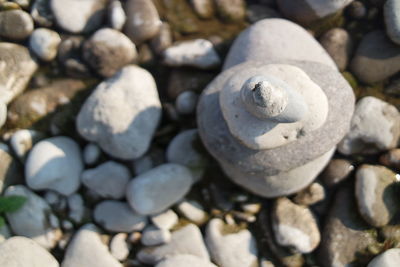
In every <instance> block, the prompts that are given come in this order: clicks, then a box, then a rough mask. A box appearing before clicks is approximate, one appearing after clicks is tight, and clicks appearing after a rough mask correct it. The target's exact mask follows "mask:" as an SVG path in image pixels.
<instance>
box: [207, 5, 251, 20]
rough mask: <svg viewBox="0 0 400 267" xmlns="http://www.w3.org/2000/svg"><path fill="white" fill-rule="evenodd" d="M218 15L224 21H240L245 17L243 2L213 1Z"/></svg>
mask: <svg viewBox="0 0 400 267" xmlns="http://www.w3.org/2000/svg"><path fill="white" fill-rule="evenodd" d="M215 4H216V8H217V12H218V15H219V16H220V17H221V18H222V19H223V20H226V21H240V20H243V19H244V17H245V15H246V4H245V1H244V0H215Z"/></svg>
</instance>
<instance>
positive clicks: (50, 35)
mask: <svg viewBox="0 0 400 267" xmlns="http://www.w3.org/2000/svg"><path fill="white" fill-rule="evenodd" d="M60 43H61V37H60V35H59V34H58V33H57V32H55V31H52V30H49V29H46V28H39V29H36V30H34V31H33V33H32V35H31V37H30V39H29V47H30V49H31V50H32V51H33V53H35V55H36V56H38V57H39V58H40V59H41V60H43V61H51V60H53V59H54V58H55V57H56V56H57V50H58V46H59V45H60Z"/></svg>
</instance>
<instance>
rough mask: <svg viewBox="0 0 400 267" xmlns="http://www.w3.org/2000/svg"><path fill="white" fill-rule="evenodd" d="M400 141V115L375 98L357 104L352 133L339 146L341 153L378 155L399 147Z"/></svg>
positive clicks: (361, 100) (363, 99)
mask: <svg viewBox="0 0 400 267" xmlns="http://www.w3.org/2000/svg"><path fill="white" fill-rule="evenodd" d="M399 139H400V112H399V111H398V110H397V108H396V107H395V106H393V105H391V104H389V103H387V102H385V101H382V100H380V99H378V98H376V97H373V96H366V97H363V98H362V99H360V100H359V101H358V102H357V105H356V109H355V111H354V115H353V118H352V119H351V127H350V131H349V133H348V134H347V135H346V136H345V137H344V138H343V140H342V141H341V142H340V143H339V145H338V150H339V152H340V153H342V154H345V155H352V154H357V153H360V154H374V153H379V152H380V151H385V150H389V149H391V148H395V147H396V146H397V144H398V142H399Z"/></svg>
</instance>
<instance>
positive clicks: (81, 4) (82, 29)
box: [50, 0, 108, 33]
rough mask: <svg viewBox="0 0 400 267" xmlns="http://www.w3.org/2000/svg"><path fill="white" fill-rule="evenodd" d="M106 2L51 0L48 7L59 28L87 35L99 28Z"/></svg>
mask: <svg viewBox="0 0 400 267" xmlns="http://www.w3.org/2000/svg"><path fill="white" fill-rule="evenodd" d="M107 2H108V1H107V0H85V1H81V0H51V1H50V7H51V11H52V13H53V15H54V18H55V20H56V22H57V24H58V26H59V27H60V28H62V29H63V30H65V31H68V32H71V33H88V32H92V31H94V30H96V29H98V28H99V27H100V26H101V24H102V22H103V19H104V15H105V11H106V4H107Z"/></svg>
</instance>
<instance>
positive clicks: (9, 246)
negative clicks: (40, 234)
mask: <svg viewBox="0 0 400 267" xmlns="http://www.w3.org/2000/svg"><path fill="white" fill-rule="evenodd" d="M0 266H4V267H58V266H60V265H59V264H58V262H57V260H56V259H55V258H54V257H53V255H51V254H50V252H48V251H47V250H45V249H44V248H42V247H41V246H39V245H38V244H37V243H36V242H35V241H33V240H32V239H29V238H26V237H22V236H15V237H12V238H10V239H8V240H7V241H5V242H4V243H2V244H1V245H0Z"/></svg>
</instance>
